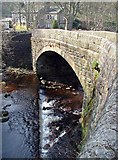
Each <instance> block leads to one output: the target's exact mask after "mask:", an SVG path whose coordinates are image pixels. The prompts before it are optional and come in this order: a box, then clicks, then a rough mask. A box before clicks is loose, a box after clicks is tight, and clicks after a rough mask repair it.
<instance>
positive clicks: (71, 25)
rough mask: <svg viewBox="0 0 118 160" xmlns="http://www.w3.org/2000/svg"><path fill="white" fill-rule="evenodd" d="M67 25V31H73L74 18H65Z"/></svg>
mask: <svg viewBox="0 0 118 160" xmlns="http://www.w3.org/2000/svg"><path fill="white" fill-rule="evenodd" d="M65 20H66V24H65V30H72V28H73V21H74V18H73V16H69V17H68V18H66V17H65Z"/></svg>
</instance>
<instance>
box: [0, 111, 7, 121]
mask: <svg viewBox="0 0 118 160" xmlns="http://www.w3.org/2000/svg"><path fill="white" fill-rule="evenodd" d="M8 120H9V112H8V111H1V112H0V122H6V121H8Z"/></svg>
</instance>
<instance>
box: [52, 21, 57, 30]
mask: <svg viewBox="0 0 118 160" xmlns="http://www.w3.org/2000/svg"><path fill="white" fill-rule="evenodd" d="M52 28H53V29H56V28H58V23H57V20H54V21H53V22H52Z"/></svg>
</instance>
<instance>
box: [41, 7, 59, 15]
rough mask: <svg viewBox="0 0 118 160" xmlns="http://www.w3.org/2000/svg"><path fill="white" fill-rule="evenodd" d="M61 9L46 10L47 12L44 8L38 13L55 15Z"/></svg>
mask: <svg viewBox="0 0 118 160" xmlns="http://www.w3.org/2000/svg"><path fill="white" fill-rule="evenodd" d="M60 11H61V9H59V8H48V9H47V10H46V9H45V8H41V9H40V10H39V13H45V14H56V13H59V12H60Z"/></svg>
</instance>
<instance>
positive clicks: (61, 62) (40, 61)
mask: <svg viewBox="0 0 118 160" xmlns="http://www.w3.org/2000/svg"><path fill="white" fill-rule="evenodd" d="M58 51H59V49H58ZM66 57H67V56H64V54H62V52H61V50H60V51H59V52H58V53H57V48H53V49H50V48H49V46H48V47H47V48H43V49H42V50H41V52H40V53H39V56H37V59H36V65H35V66H36V72H37V75H38V77H39V78H40V77H43V78H44V79H46V80H50V81H57V82H60V83H64V84H67V85H70V86H73V87H74V88H75V89H77V90H78V89H79V90H82V91H83V86H82V84H81V81H80V79H79V77H78V76H77V74H76V71H75V70H74V68H73V65H71V64H73V61H72V59H71V58H70V57H68V58H66ZM69 62H70V63H69Z"/></svg>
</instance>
